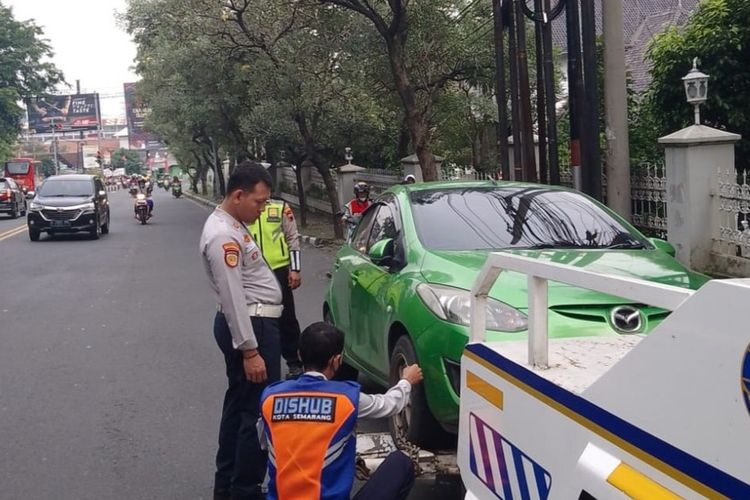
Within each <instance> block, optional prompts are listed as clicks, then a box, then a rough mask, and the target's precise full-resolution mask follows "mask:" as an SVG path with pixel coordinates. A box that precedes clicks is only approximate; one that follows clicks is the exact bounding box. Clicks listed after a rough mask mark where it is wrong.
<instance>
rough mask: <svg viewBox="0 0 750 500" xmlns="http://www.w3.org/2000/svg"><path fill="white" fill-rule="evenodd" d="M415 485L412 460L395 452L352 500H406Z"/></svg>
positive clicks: (384, 461)
mask: <svg viewBox="0 0 750 500" xmlns="http://www.w3.org/2000/svg"><path fill="white" fill-rule="evenodd" d="M413 485H414V466H413V465H412V463H411V459H409V457H407V456H406V455H404V454H403V453H401V452H400V451H394V452H393V453H391V454H390V455H388V456H387V457H386V458H385V460H383V463H382V464H380V466H379V467H378V468H377V469H375V472H374V473H373V475H372V476H370V479H368V480H367V482H366V483H365V484H364V486H362V488H360V490H359V491H358V492H357V494H356V495H354V496H353V497H352V500H381V499H386V498H387V499H388V500H406V497H408V496H409V491H411V487H412V486H413Z"/></svg>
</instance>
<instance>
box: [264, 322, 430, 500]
mask: <svg viewBox="0 0 750 500" xmlns="http://www.w3.org/2000/svg"><path fill="white" fill-rule="evenodd" d="M343 348H344V335H343V333H341V331H340V330H338V329H336V327H334V326H332V325H329V324H327V323H322V322H321V323H314V324H312V325H310V326H308V327H307V328H305V331H304V332H302V335H301V336H300V341H299V350H300V357H301V359H302V363H303V364H304V367H305V373H304V375H302V376H301V377H299V378H298V379H296V380H287V381H284V382H278V383H276V384H272V385H270V386H268V387H267V388H266V389H265V390H264V391H263V397H262V402H261V413H262V418H263V420H262V422H261V426H260V427H261V429H260V432H262V438H263V442H264V445H265V446H267V447H268V449H269V450H268V452H269V453H268V457H269V458H268V476H269V483H268V497H267V498H268V499H269V500H277V499H278V500H292V499H294V500H296V499H299V498H319V499H321V500H349V495H350V493H351V488H352V484H353V482H354V471H355V453H356V449H355V448H356V441H357V438H356V436H355V427H356V423H357V419H358V418H383V417H389V416H392V415H395V414H397V413H398V412H400V411H401V410H402V409H403V408H404V406H406V403H407V402H408V401H409V397H410V393H411V387H412V385H413V384H416V383H418V382H420V381H421V380H422V370H421V369H420V368H419V366H418V365H411V366H407V367H406V368H404V371H403V375H402V377H403V378H402V379H401V380H400V381H399V382H398V383H397V384H396V385H395V386H393V387H391V389H389V390H388V392H386V393H385V394H375V395H371V394H361V393H360V387H359V384H358V383H356V382H337V381H332V380H331V379H332V378H333V376H334V374H335V373H336V370H338V368H339V367H340V366H341V363H342V357H341V353H342V351H343ZM413 483H414V468H413V465H412V463H411V460H410V459H409V458H408V457H407V456H406V455H404V454H403V453H401V452H400V451H395V452H393V453H391V454H390V455H389V456H388V457H386V459H385V461H384V462H383V463H382V464H381V465H380V466H379V467H378V469H377V470H376V471H375V473H374V474H373V475H372V476H371V477H370V479H369V481H368V482H367V483H366V484H365V485H364V486H363V487H362V488H361V489H360V490H359V491H358V492H357V494H356V495H355V496H354V499H355V500H369V499H388V500H403V499H405V498H406V497H407V496H408V494H409V490H410V489H411V487H412V485H413Z"/></svg>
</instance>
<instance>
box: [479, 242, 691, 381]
mask: <svg viewBox="0 0 750 500" xmlns="http://www.w3.org/2000/svg"><path fill="white" fill-rule="evenodd" d="M502 271H515V272H519V273H523V274H526V275H527V276H528V300H529V302H528V318H529V330H528V331H529V334H528V340H529V364H530V365H532V366H538V367H542V368H546V367H547V366H548V359H549V358H548V351H549V337H548V307H547V306H548V281H557V282H560V283H566V284H568V285H573V286H578V287H581V288H586V289H588V290H594V291H596V292H600V293H607V294H610V295H614V296H616V297H622V298H624V299H627V300H634V301H637V302H642V303H645V304H649V305H652V306H656V307H661V308H663V309H667V310H670V311H674V310H675V309H677V308H678V307H679V306H680V305H681V304H682V303H683V302H684V301H685V300H687V299H688V298H690V297H691V296H692V295H693V294H694V293H695V291H694V290H688V289H685V288H680V287H676V286H670V285H662V284H660V283H652V282H650V281H643V280H638V279H633V278H625V277H620V276H610V275H607V274H600V273H595V272H592V271H587V270H585V269H580V268H577V267H571V266H565V265H562V264H555V263H552V262H543V261H540V260H537V259H532V258H529V257H523V256H520V255H513V254H508V253H492V254H490V255H489V256H488V257H487V260H486V261H485V263H484V266H482V269H481V271H480V272H479V275H478V276H477V278H476V280H475V281H474V285H473V286H472V287H471V318H472V321H471V327H470V334H471V338H470V341H471V342H484V341H485V333H486V329H487V296H488V294H489V292H490V290H491V289H492V286H493V285H494V284H495V282H496V281H497V278H498V277H499V276H500V273H501V272H502Z"/></svg>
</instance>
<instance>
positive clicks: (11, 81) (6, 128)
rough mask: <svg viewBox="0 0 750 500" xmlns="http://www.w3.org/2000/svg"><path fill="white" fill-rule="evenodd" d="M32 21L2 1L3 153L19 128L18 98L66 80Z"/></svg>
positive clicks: (0, 125)
mask: <svg viewBox="0 0 750 500" xmlns="http://www.w3.org/2000/svg"><path fill="white" fill-rule="evenodd" d="M42 35H43V32H42V29H41V28H39V27H38V26H36V24H34V22H33V21H23V22H19V21H16V20H15V19H14V17H13V11H12V9H10V8H8V7H5V6H4V5H2V4H0V155H2V156H3V157H7V156H9V155H10V154H11V148H12V146H13V144H14V143H15V141H16V139H17V137H18V134H19V132H20V118H21V116H22V115H23V109H22V108H21V107H19V106H18V102H19V101H21V100H23V99H25V98H28V97H32V96H36V95H41V94H44V93H46V92H49V91H50V90H51V89H52V88H54V86H55V85H57V84H58V83H61V82H62V81H63V75H62V73H61V72H60V70H58V69H57V68H56V67H55V66H54V64H52V63H51V62H48V61H45V60H46V59H50V58H51V57H52V49H51V48H50V47H49V45H48V44H47V43H46V42H45V41H44V40H42V38H41V36H42Z"/></svg>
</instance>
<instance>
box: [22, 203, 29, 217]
mask: <svg viewBox="0 0 750 500" xmlns="http://www.w3.org/2000/svg"><path fill="white" fill-rule="evenodd" d="M27 210H28V205H27V204H26V202H25V201H24V202H23V210H21V216H22V217H26V211H27Z"/></svg>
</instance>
